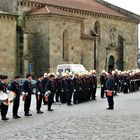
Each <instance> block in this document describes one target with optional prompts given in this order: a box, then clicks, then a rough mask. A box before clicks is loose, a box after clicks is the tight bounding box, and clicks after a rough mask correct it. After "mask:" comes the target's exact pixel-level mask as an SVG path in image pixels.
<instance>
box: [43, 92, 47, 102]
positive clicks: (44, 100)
mask: <svg viewBox="0 0 140 140" xmlns="http://www.w3.org/2000/svg"><path fill="white" fill-rule="evenodd" d="M44 94H45V93H43V96H42V99H43V103H44V105H46V104H47V102H46V99H45V96H44Z"/></svg>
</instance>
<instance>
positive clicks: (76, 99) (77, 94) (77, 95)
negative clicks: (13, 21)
mask: <svg viewBox="0 0 140 140" xmlns="http://www.w3.org/2000/svg"><path fill="white" fill-rule="evenodd" d="M79 94H80V92H79V91H76V92H74V94H73V103H74V104H77V103H78V102H79Z"/></svg>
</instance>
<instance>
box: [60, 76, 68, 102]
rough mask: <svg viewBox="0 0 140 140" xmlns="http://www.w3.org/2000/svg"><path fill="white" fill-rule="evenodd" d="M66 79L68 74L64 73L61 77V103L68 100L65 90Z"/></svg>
mask: <svg viewBox="0 0 140 140" xmlns="http://www.w3.org/2000/svg"><path fill="white" fill-rule="evenodd" d="M65 79H66V76H65V75H64V74H63V76H62V77H61V79H60V100H61V103H66V102H67V97H66V92H65V90H64V89H65Z"/></svg>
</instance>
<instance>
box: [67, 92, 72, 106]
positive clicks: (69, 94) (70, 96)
mask: <svg viewBox="0 0 140 140" xmlns="http://www.w3.org/2000/svg"><path fill="white" fill-rule="evenodd" d="M66 96H67V104H70V103H71V98H72V92H70V91H69V92H66Z"/></svg>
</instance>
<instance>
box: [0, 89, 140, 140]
mask: <svg viewBox="0 0 140 140" xmlns="http://www.w3.org/2000/svg"><path fill="white" fill-rule="evenodd" d="M32 100H34V97H33V98H32ZM114 100H115V110H110V111H109V110H106V107H107V101H106V99H100V97H99V91H98V96H97V100H96V101H91V102H87V103H82V104H78V105H73V106H71V107H68V106H67V105H61V104H54V105H53V108H54V109H55V111H54V112H47V111H46V110H47V107H46V106H43V108H42V110H43V111H44V114H41V115H38V114H36V111H35V101H32V108H31V111H32V113H33V116H32V117H24V116H23V102H21V107H20V112H19V114H20V115H21V116H22V119H19V120H13V119H12V118H11V115H12V114H11V113H10V112H11V106H10V109H9V113H8V116H9V117H10V118H11V119H10V121H8V122H2V121H1V122H0V140H74V139H75V140H140V92H136V93H132V94H119V95H118V96H116V97H115V98H114Z"/></svg>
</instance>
